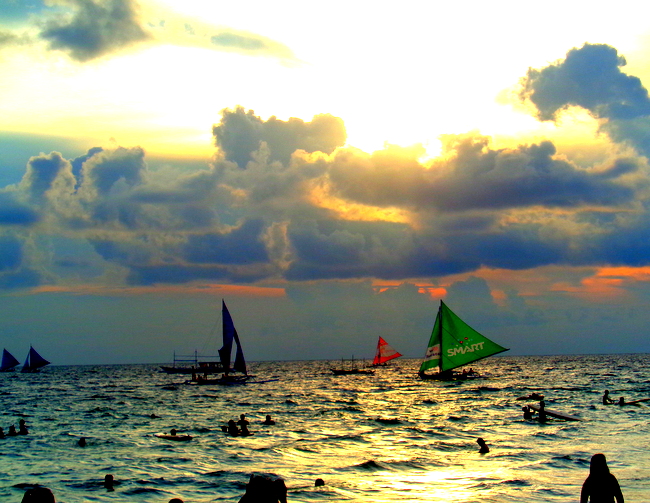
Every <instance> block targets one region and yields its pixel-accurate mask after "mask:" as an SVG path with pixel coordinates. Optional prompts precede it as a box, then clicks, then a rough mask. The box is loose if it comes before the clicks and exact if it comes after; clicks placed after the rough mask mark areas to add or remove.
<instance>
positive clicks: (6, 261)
mask: <svg viewBox="0 0 650 503" xmlns="http://www.w3.org/2000/svg"><path fill="white" fill-rule="evenodd" d="M22 258H23V252H22V246H21V243H20V241H18V239H16V238H14V237H11V236H0V271H7V270H12V269H16V268H17V267H18V266H19V265H20V263H21V262H22Z"/></svg>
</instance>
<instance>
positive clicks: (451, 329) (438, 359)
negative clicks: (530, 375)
mask: <svg viewBox="0 0 650 503" xmlns="http://www.w3.org/2000/svg"><path fill="white" fill-rule="evenodd" d="M504 351H508V349H507V348H504V347H503V346H500V345H499V344H497V343H496V342H494V341H491V340H490V339H488V338H487V337H485V336H484V335H481V334H480V333H478V332H477V331H476V330H474V329H473V328H472V327H470V326H469V325H468V324H467V323H465V322H464V321H463V320H461V319H460V318H459V317H458V316H457V315H456V314H455V313H454V312H453V311H452V310H451V309H449V308H448V307H447V305H446V304H445V303H444V302H443V301H442V300H441V301H440V307H439V308H438V314H437V316H436V322H435V324H434V325H433V331H432V332H431V337H430V339H429V345H428V347H427V352H426V354H425V356H424V361H423V362H422V365H421V366H420V371H419V372H418V376H419V377H420V378H421V379H437V380H441V381H449V380H455V379H467V378H474V377H479V376H478V374H477V373H475V372H474V371H473V370H470V371H469V372H463V373H459V372H454V369H456V368H458V367H462V366H463V365H468V364H470V363H473V362H475V361H478V360H482V359H483V358H487V357H488V356H492V355H496V354H498V353H502V352H504ZM429 369H434V370H435V373H434V374H427V373H426V371H427V370H429Z"/></svg>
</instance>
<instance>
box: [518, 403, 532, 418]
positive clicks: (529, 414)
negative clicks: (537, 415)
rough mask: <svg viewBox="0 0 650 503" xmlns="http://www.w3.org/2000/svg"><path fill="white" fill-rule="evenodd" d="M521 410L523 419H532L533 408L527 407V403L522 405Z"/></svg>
mask: <svg viewBox="0 0 650 503" xmlns="http://www.w3.org/2000/svg"><path fill="white" fill-rule="evenodd" d="M521 410H523V411H524V419H532V418H533V409H531V408H530V407H528V405H524V406H523V407H522V408H521Z"/></svg>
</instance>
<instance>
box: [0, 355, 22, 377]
mask: <svg viewBox="0 0 650 503" xmlns="http://www.w3.org/2000/svg"><path fill="white" fill-rule="evenodd" d="M18 365H20V362H19V361H18V360H16V358H14V355H12V354H11V353H10V352H9V351H7V350H6V349H3V350H2V363H0V372H12V371H14V370H16V367H17V366H18Z"/></svg>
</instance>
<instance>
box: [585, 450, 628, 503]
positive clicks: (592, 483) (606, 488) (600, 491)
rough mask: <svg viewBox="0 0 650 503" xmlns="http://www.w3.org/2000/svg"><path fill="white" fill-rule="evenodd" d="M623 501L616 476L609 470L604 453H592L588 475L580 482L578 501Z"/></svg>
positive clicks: (591, 502) (594, 502) (586, 502)
mask: <svg viewBox="0 0 650 503" xmlns="http://www.w3.org/2000/svg"><path fill="white" fill-rule="evenodd" d="M614 500H616V503H623V502H624V500H623V493H622V492H621V487H620V486H619V485H618V480H616V477H614V475H612V474H611V473H610V472H609V467H608V466H607V460H606V459H605V455H604V454H594V455H593V456H592V457H591V464H590V465H589V476H588V477H587V479H586V480H585V482H584V484H582V491H581V492H580V503H614Z"/></svg>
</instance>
